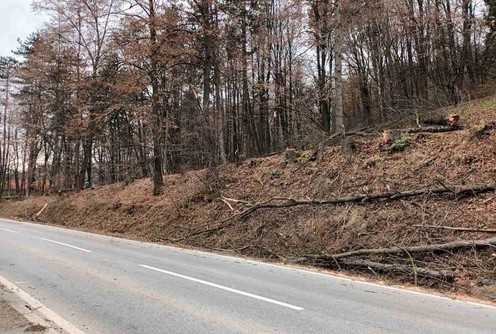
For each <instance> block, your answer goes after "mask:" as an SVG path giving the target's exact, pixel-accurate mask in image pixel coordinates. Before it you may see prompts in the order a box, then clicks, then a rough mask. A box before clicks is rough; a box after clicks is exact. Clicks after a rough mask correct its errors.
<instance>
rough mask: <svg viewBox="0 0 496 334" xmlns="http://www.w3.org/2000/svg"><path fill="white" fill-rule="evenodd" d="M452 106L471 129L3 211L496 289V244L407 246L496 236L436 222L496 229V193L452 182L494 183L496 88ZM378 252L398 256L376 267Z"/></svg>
mask: <svg viewBox="0 0 496 334" xmlns="http://www.w3.org/2000/svg"><path fill="white" fill-rule="evenodd" d="M451 112H456V113H458V114H460V116H461V117H462V123H463V125H464V130H461V131H455V132H447V133H436V134H435V133H418V134H412V135H411V136H410V137H411V140H412V142H411V145H410V146H408V147H406V148H405V150H404V151H402V152H397V153H391V152H390V151H388V150H386V149H385V148H387V147H384V145H382V143H381V139H380V138H379V137H372V138H369V137H366V138H357V139H356V146H357V151H356V152H355V153H353V154H348V153H343V151H342V149H341V147H330V148H327V149H325V150H323V151H321V152H319V154H318V155H317V159H316V160H315V161H309V159H308V158H309V157H310V153H309V152H302V154H301V156H300V158H299V159H298V161H297V162H295V163H286V162H285V161H284V157H283V156H282V155H275V156H271V157H266V158H260V159H250V160H247V161H244V162H243V163H241V164H238V165H234V164H230V165H227V166H224V167H222V168H220V169H219V170H218V172H217V173H215V174H214V173H212V172H210V171H206V170H202V171H192V172H187V173H184V174H177V175H169V176H166V177H165V178H164V183H165V186H164V194H163V195H162V196H159V197H152V196H150V194H151V189H152V184H151V181H150V180H138V181H136V182H134V183H132V184H130V185H128V186H125V185H124V184H115V185H111V186H105V187H95V188H94V189H92V190H85V191H82V192H81V193H79V194H71V195H64V196H52V197H38V198H31V199H28V200H24V201H19V202H6V203H1V204H0V214H1V215H2V216H6V217H10V218H20V219H26V218H30V217H32V216H33V215H34V214H35V213H36V212H37V211H38V210H40V209H41V208H42V207H43V206H44V205H45V204H46V203H48V206H47V207H46V209H45V210H44V211H43V213H42V214H41V215H40V217H39V218H38V219H39V220H40V221H42V222H45V223H50V224H55V225H61V226H68V227H71V228H78V229H82V230H88V231H96V232H102V233H108V234H113V235H118V236H126V237H132V238H136V239H141V240H148V241H155V242H165V243H169V242H176V243H178V244H182V245H187V246H193V247H201V248H207V249H214V250H228V251H231V252H235V253H238V254H243V255H249V256H254V257H260V258H273V259H279V260H284V261H294V260H295V259H299V261H300V262H303V263H307V264H313V265H319V266H325V267H330V268H333V269H336V270H347V271H353V272H360V273H365V274H367V275H372V276H375V277H380V278H381V279H383V278H386V279H391V280H395V281H399V282H403V283H405V282H406V283H415V284H418V285H423V286H429V287H435V288H441V289H443V290H451V291H456V292H461V293H469V294H473V295H475V296H477V297H482V298H489V299H491V298H496V247H495V246H494V244H492V246H491V245H485V246H482V247H475V246H474V247H463V248H454V249H449V250H441V249H437V250H435V251H434V252H432V251H429V252H426V251H423V252H413V251H412V252H409V251H407V250H408V247H411V246H418V245H431V244H445V243H448V242H452V241H459V240H482V239H489V238H491V237H495V236H496V234H491V233H482V232H472V231H454V230H445V229H437V228H429V227H427V226H428V225H436V226H449V227H463V228H470V229H478V230H490V229H493V230H494V229H496V193H494V192H485V193H481V194H478V193H470V192H465V193H464V194H458V193H456V189H455V185H457V186H467V185H481V184H486V185H491V184H492V185H494V184H496V127H495V129H494V130H492V129H491V126H494V125H495V123H494V122H495V121H496V97H493V98H488V99H483V100H479V101H476V102H472V103H470V104H465V105H461V106H459V107H458V108H454V109H444V110H439V114H440V115H447V114H449V113H451ZM486 125H487V127H486V130H487V131H483V130H484V127H485V126H486ZM425 188H428V189H433V188H445V189H446V190H447V191H446V193H445V194H432V193H427V194H424V195H422V196H415V197H409V198H404V199H398V198H396V199H389V200H365V201H354V202H348V203H341V204H332V205H312V204H307V205H298V206H292V207H288V208H262V209H260V210H256V211H253V212H251V211H250V208H253V205H255V204H256V203H262V202H265V201H268V200H270V199H273V200H272V201H271V202H270V203H289V204H291V202H292V200H285V199H288V198H289V199H295V200H307V201H311V200H319V199H320V200H323V199H330V198H338V197H345V196H350V195H356V194H372V193H397V192H401V191H409V190H416V189H425ZM449 190H454V191H453V192H450V191H449ZM247 209H248V211H245V210H247ZM239 213H243V214H241V215H239ZM230 218H231V219H230ZM493 232H494V231H493ZM391 247H399V248H400V249H401V250H402V251H400V252H389V253H387V254H381V253H380V252H379V253H376V254H366V255H361V256H352V257H350V258H351V259H352V260H360V261H366V262H362V263H361V264H360V263H358V264H357V261H355V263H352V262H353V261H351V262H340V261H337V260H334V259H332V257H329V256H327V260H322V257H321V256H322V255H330V254H338V253H342V252H347V251H351V250H359V249H371V248H374V249H382V248H391ZM317 259H318V260H317ZM367 261H368V262H367ZM358 262H359V261H358ZM370 263H373V264H377V263H379V264H386V265H392V266H393V267H391V266H389V267H384V268H377V267H374V266H373V265H369V264H370ZM423 270H430V271H432V272H437V273H446V272H449V273H451V274H453V277H451V276H450V277H448V276H446V277H444V276H443V275H444V274H443V275H441V276H438V277H435V275H434V276H433V275H429V272H426V271H423Z"/></svg>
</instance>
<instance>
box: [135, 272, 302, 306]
mask: <svg viewBox="0 0 496 334" xmlns="http://www.w3.org/2000/svg"><path fill="white" fill-rule="evenodd" d="M140 267H143V268H147V269H151V270H155V271H158V272H161V273H164V274H167V275H171V276H175V277H179V278H183V279H186V280H189V281H193V282H196V283H200V284H205V285H208V286H211V287H214V288H217V289H222V290H226V291H229V292H233V293H237V294H239V295H243V296H247V297H251V298H255V299H258V300H263V301H265V302H268V303H272V304H276V305H279V306H284V307H287V308H290V309H293V310H296V311H303V310H304V308H303V307H299V306H295V305H291V304H287V303H284V302H280V301H277V300H274V299H270V298H266V297H262V296H258V295H255V294H253V293H249V292H244V291H241V290H237V289H233V288H228V287H227V286H223V285H220V284H215V283H211V282H207V281H204V280H201V279H198V278H193V277H189V276H186V275H181V274H176V273H173V272H172V271H167V270H163V269H159V268H155V267H150V266H147V265H144V264H140Z"/></svg>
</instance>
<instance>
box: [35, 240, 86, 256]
mask: <svg viewBox="0 0 496 334" xmlns="http://www.w3.org/2000/svg"><path fill="white" fill-rule="evenodd" d="M40 239H41V240H45V241H48V242H53V243H54V244H59V245H62V246H66V247H71V248H74V249H78V250H80V251H83V252H86V253H93V251H90V250H88V249H84V248H81V247H76V246H73V245H69V244H64V243H63V242H59V241H55V240H51V239H45V238H40Z"/></svg>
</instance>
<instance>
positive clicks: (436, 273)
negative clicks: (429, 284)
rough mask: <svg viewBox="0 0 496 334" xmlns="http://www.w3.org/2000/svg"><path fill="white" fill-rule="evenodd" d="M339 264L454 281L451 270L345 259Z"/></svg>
mask: <svg viewBox="0 0 496 334" xmlns="http://www.w3.org/2000/svg"><path fill="white" fill-rule="evenodd" d="M339 262H340V264H342V265H345V266H351V267H366V268H371V269H373V270H377V271H384V272H397V273H409V274H414V275H418V276H423V277H430V278H437V279H440V280H443V281H449V282H452V281H453V280H454V279H455V273H454V272H452V271H451V270H431V269H426V268H418V267H416V268H413V267H412V266H405V265H401V264H387V263H379V262H373V261H368V260H360V259H356V260H351V259H345V260H342V261H339Z"/></svg>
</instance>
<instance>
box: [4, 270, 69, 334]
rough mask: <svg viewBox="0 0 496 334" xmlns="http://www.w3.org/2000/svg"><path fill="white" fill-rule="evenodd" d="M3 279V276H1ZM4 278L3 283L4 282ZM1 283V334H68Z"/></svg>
mask: <svg viewBox="0 0 496 334" xmlns="http://www.w3.org/2000/svg"><path fill="white" fill-rule="evenodd" d="M0 277H1V276H0ZM4 280H5V279H4V278H3V277H2V283H5V282H4ZM2 283H0V333H1V334H20V333H43V334H67V332H66V331H63V330H62V329H60V328H58V326H56V325H55V323H54V322H52V321H50V320H49V319H45V318H44V317H43V316H42V315H41V314H39V313H38V312H37V309H36V308H33V307H31V306H30V305H28V304H27V303H26V302H25V301H24V300H22V299H21V298H20V297H19V296H18V295H17V294H16V293H14V291H12V289H11V288H9V287H6V286H5V285H4V284H2Z"/></svg>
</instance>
